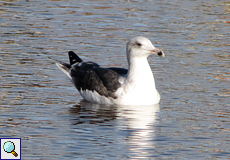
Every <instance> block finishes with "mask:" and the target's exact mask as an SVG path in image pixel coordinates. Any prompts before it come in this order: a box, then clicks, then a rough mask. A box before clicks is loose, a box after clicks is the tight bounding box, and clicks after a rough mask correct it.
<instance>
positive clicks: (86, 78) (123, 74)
mask: <svg viewBox="0 0 230 160" xmlns="http://www.w3.org/2000/svg"><path fill="white" fill-rule="evenodd" d="M126 54H127V60H128V70H127V69H124V68H114V67H112V68H102V67H100V66H99V65H98V64H97V63H94V62H83V61H82V59H80V58H79V57H78V56H77V55H76V54H75V53H74V52H72V51H70V52H69V59H70V64H67V63H64V62H57V63H56V64H57V66H58V67H59V68H60V69H61V70H62V71H63V72H64V73H65V74H66V75H67V76H68V77H69V79H70V80H71V82H72V83H73V84H74V85H75V87H76V88H77V89H78V91H79V92H80V94H81V95H82V97H83V98H84V99H85V100H87V101H89V102H94V103H100V104H110V105H114V104H117V105H153V104H158V103H159V101H160V95H159V93H158V92H157V90H156V87H155V80H154V76H153V74H152V70H151V68H150V66H149V63H148V60H147V57H148V56H149V55H151V54H155V55H158V56H162V57H163V56H164V53H163V51H161V50H160V49H157V48H156V47H154V46H153V44H152V43H151V41H150V40H149V39H147V38H145V37H141V36H139V37H136V38H133V39H131V40H130V41H129V42H128V44H127V48H126Z"/></svg>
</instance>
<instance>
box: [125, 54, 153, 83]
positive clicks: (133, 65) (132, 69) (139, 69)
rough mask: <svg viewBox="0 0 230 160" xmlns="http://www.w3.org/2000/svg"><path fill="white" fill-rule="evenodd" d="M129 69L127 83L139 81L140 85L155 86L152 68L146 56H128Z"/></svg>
mask: <svg viewBox="0 0 230 160" xmlns="http://www.w3.org/2000/svg"><path fill="white" fill-rule="evenodd" d="M128 62H129V71H128V74H127V80H128V81H129V83H132V82H134V83H141V85H140V86H143V85H150V86H149V87H154V88H155V81H154V76H153V73H152V70H151V68H150V66H149V63H148V60H147V58H146V57H133V58H132V59H131V58H130V57H129V60H128Z"/></svg>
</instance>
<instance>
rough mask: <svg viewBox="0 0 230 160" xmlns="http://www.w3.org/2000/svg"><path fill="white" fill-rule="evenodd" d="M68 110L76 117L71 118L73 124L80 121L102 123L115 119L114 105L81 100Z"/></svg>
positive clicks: (80, 122)
mask: <svg viewBox="0 0 230 160" xmlns="http://www.w3.org/2000/svg"><path fill="white" fill-rule="evenodd" d="M69 112H70V113H71V114H73V115H76V117H75V118H74V120H73V123H74V124H75V125H77V124H82V123H90V124H97V123H104V122H108V121H111V120H114V119H116V107H115V106H111V105H110V106H106V105H100V104H96V103H90V102H87V101H85V100H82V101H81V102H80V103H79V104H77V105H74V106H73V107H71V108H70V109H69Z"/></svg>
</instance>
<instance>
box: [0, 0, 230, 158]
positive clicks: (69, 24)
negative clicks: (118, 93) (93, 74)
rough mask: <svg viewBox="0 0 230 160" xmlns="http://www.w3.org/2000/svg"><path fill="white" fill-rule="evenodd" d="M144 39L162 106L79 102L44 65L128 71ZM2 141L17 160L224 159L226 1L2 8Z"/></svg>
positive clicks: (11, 3) (56, 0)
mask: <svg viewBox="0 0 230 160" xmlns="http://www.w3.org/2000/svg"><path fill="white" fill-rule="evenodd" d="M137 35H143V36H146V37H148V38H149V39H150V40H151V41H152V42H153V44H154V45H155V46H156V47H158V48H161V49H162V50H163V51H164V52H165V54H166V57H165V58H159V57H156V56H150V57H149V63H150V64H151V68H152V70H153V73H154V76H155V80H156V86H157V89H158V91H159V92H160V94H161V98H162V99H161V102H160V104H159V105H156V106H104V105H98V104H92V103H86V102H84V101H82V98H81V96H80V94H79V93H78V92H77V90H76V89H75V88H74V87H73V85H72V84H71V82H70V81H69V80H68V79H67V77H66V76H65V75H64V74H63V73H62V72H61V71H60V70H59V69H58V68H57V67H56V65H55V63H54V61H53V60H52V59H57V60H62V61H65V62H68V56H67V52H68V51H69V50H73V51H75V52H76V53H78V54H79V55H80V56H81V58H82V59H83V60H86V61H88V60H93V61H95V62H97V63H99V64H101V66H120V67H127V61H126V55H125V46H126V43H127V41H128V40H129V39H130V38H133V37H135V36H137ZM0 50H1V54H0V83H1V86H0V138H21V139H22V149H21V152H22V153H21V155H22V159H30V160H31V159H44V160H45V159H229V158H230V1H229V0H202V1H198V0H184V1H178V0H155V1H154V0H152V1H151V0H149V1H148V0H145V1H143V2H140V1H135V0H134V1H132V0H130V1H125V0H119V1H102V0H91V1H90V0H84V1H83V0H79V1H74V0H50V1H40V0H32V1H30V0H7V1H0Z"/></svg>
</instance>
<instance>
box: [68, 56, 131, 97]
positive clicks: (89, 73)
mask: <svg viewBox="0 0 230 160" xmlns="http://www.w3.org/2000/svg"><path fill="white" fill-rule="evenodd" d="M71 54H72V53H71ZM74 54H75V53H74ZM72 57H73V58H74V59H77V58H76V56H71V57H70V58H72ZM77 57H78V56H77ZM78 58H79V57H78ZM79 59H80V58H79ZM79 59H78V60H76V61H75V63H76V62H78V61H79ZM70 62H73V60H71V59H70ZM75 63H74V64H73V65H71V68H70V76H71V77H72V79H73V82H74V84H75V86H76V88H77V89H78V90H79V91H80V90H83V91H85V90H90V91H96V92H97V93H98V94H100V95H101V96H105V97H112V98H116V97H115V95H114V92H115V91H116V90H117V89H118V88H119V87H120V86H121V84H120V83H119V82H118V79H119V77H120V76H121V75H122V74H127V70H126V69H122V68H101V67H100V66H99V65H98V64H97V63H94V62H80V63H78V64H75Z"/></svg>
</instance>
